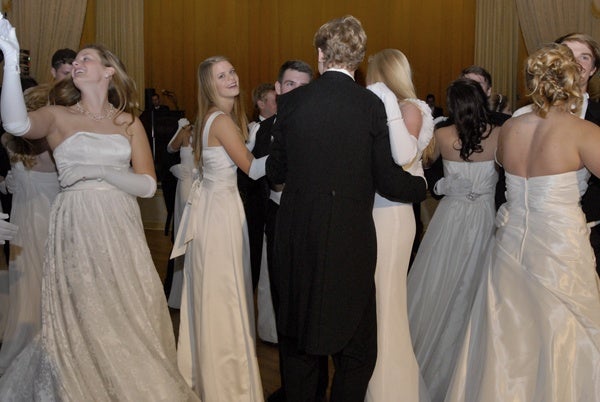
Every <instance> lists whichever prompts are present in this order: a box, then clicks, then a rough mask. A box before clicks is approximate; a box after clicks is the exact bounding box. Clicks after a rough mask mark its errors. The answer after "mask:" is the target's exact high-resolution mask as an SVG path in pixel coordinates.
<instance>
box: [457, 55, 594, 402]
mask: <svg viewBox="0 0 600 402" xmlns="http://www.w3.org/2000/svg"><path fill="white" fill-rule="evenodd" d="M527 72H528V80H527V83H528V89H529V90H530V91H531V93H532V99H533V101H534V103H535V104H536V106H535V107H534V111H533V112H530V113H526V114H524V115H522V116H519V117H516V118H513V119H510V120H509V121H508V122H507V123H505V125H504V126H502V130H501V133H500V139H499V145H498V155H497V156H498V160H499V161H500V162H502V163H503V165H504V168H505V170H506V185H507V202H506V203H505V204H504V205H503V206H502V207H501V208H500V210H499V211H498V215H497V219H496V221H497V225H498V230H497V232H496V240H495V246H494V250H493V254H492V258H491V261H490V264H489V268H486V272H485V275H484V281H483V282H482V284H481V288H480V289H479V291H478V294H477V298H476V300H475V303H474V306H473V310H472V314H471V317H470V322H469V328H468V331H467V334H466V337H465V339H464V343H463V346H462V350H461V352H460V356H459V359H458V363H457V365H456V368H455V372H454V378H453V379H452V384H451V387H450V389H449V392H448V395H447V396H446V400H447V401H471V402H478V401H486V402H487V401H489V402H494V401H497V402H505V401H514V402H531V401H544V402H576V401H578V402H581V401H586V402H589V401H600V291H599V281H598V277H597V275H596V272H595V260H594V254H593V251H592V248H591V246H590V242H589V229H588V228H587V226H586V220H585V216H584V214H583V212H582V211H581V207H580V204H579V200H580V195H581V194H582V193H583V192H584V191H585V189H586V186H587V185H586V183H587V178H588V177H589V173H588V172H587V170H586V169H582V166H586V167H588V168H589V169H590V170H591V171H592V172H594V174H596V175H597V174H598V173H600V128H598V127H597V126H595V125H594V124H592V123H590V122H586V121H584V120H582V119H579V118H578V117H577V113H578V108H579V107H580V106H581V99H582V96H581V91H580V90H579V88H578V85H579V78H580V70H579V66H578V64H577V63H576V62H575V60H574V59H573V55H572V53H571V51H570V50H569V49H568V48H566V47H565V46H564V45H549V46H547V47H545V48H542V49H541V50H539V51H538V52H536V53H534V54H533V55H532V56H530V58H529V59H528V62H527ZM570 112H572V113H573V114H571V113H570Z"/></svg>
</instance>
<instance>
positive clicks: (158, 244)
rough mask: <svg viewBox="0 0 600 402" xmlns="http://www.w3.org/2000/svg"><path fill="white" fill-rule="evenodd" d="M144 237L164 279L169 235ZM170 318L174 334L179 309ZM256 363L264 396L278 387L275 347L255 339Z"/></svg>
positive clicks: (150, 232)
mask: <svg viewBox="0 0 600 402" xmlns="http://www.w3.org/2000/svg"><path fill="white" fill-rule="evenodd" d="M146 239H147V241H148V246H149V247H150V253H151V254H152V259H153V260H154V264H155V265H156V269H157V271H158V274H159V276H160V278H161V280H163V281H164V278H165V275H166V271H167V260H168V257H169V253H170V252H171V240H170V237H168V236H165V235H164V232H163V230H162V229H146ZM171 319H172V320H173V329H174V331H175V334H177V332H178V328H179V310H175V309H171ZM256 343H257V345H256V346H257V354H258V365H259V368H260V375H261V379H262V385H263V391H264V393H265V397H266V396H268V395H270V394H271V393H272V392H273V391H275V390H276V389H278V388H279V385H280V380H279V357H278V354H277V347H276V346H274V345H272V344H267V343H265V342H262V341H261V340H257V342H256Z"/></svg>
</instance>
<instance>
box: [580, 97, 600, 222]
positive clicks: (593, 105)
mask: <svg viewBox="0 0 600 402" xmlns="http://www.w3.org/2000/svg"><path fill="white" fill-rule="evenodd" d="M585 119H586V120H588V121H591V122H592V123H595V124H596V125H598V126H600V103H598V102H593V101H589V102H588V108H587V111H586V113H585ZM581 208H582V209H583V212H584V213H585V216H586V219H587V221H588V222H591V221H597V220H600V179H599V178H598V177H596V176H592V177H591V178H590V181H589V186H588V189H587V191H586V192H585V194H584V195H583V197H581Z"/></svg>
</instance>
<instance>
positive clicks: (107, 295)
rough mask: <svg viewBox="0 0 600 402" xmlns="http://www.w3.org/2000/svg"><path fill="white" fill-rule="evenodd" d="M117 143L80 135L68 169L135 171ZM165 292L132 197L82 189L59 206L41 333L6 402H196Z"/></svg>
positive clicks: (9, 376) (68, 144)
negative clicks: (179, 358) (183, 371)
mask: <svg viewBox="0 0 600 402" xmlns="http://www.w3.org/2000/svg"><path fill="white" fill-rule="evenodd" d="M130 156H131V147H130V144H129V141H128V139H127V138H126V137H124V136H122V135H118V134H95V133H86V132H78V133H76V134H74V135H72V136H70V137H68V138H67V139H65V140H64V141H63V142H62V143H61V144H60V145H58V146H57V147H56V149H55V150H54V157H55V160H56V165H57V168H58V170H59V172H60V171H61V170H62V169H64V168H66V167H68V166H70V165H72V164H92V165H104V166H110V167H112V168H119V169H124V170H125V169H129V161H130ZM175 356H176V354H175V341H174V336H173V328H172V325H171V319H170V316H169V312H168V309H167V304H166V301H165V298H164V292H163V290H162V285H161V282H160V279H159V277H158V274H157V272H156V268H155V267H154V264H153V262H152V258H151V256H150V251H149V250H148V246H147V244H146V240H145V236H144V230H143V227H142V220H141V216H140V211H139V206H138V204H137V201H136V199H135V197H133V196H131V195H129V194H127V193H125V192H123V191H121V190H119V189H117V188H116V187H114V186H112V185H110V184H109V183H107V182H105V181H97V180H87V181H80V182H78V183H77V184H75V185H74V186H72V187H69V188H68V189H64V190H63V191H62V192H61V193H59V194H58V196H57V197H56V199H55V202H54V204H53V206H52V211H51V215H50V229H49V236H48V242H47V249H46V259H45V262H44V268H43V278H42V329H41V332H40V335H39V336H37V337H36V338H35V339H34V340H33V342H31V343H30V344H29V345H28V346H27V347H26V348H25V349H24V351H23V352H22V353H21V354H20V355H19V356H18V357H17V358H16V359H15V360H14V362H13V364H12V365H11V366H10V367H9V368H8V370H7V372H6V373H5V374H4V376H2V377H1V378H0V400H2V401H77V402H83V401H95V402H98V401H135V402H138V401H197V400H198V399H197V397H196V396H195V395H194V393H193V392H192V390H191V389H190V388H189V387H188V386H187V384H186V383H185V381H184V379H183V378H182V377H181V375H180V374H179V372H178V370H177V365H176V360H175Z"/></svg>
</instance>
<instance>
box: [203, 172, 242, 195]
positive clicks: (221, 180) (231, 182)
mask: <svg viewBox="0 0 600 402" xmlns="http://www.w3.org/2000/svg"><path fill="white" fill-rule="evenodd" d="M198 180H199V181H200V184H201V185H202V187H204V188H208V189H219V188H221V189H225V188H233V189H235V190H236V191H237V175H235V174H233V175H231V176H228V177H223V176H220V175H219V176H216V175H212V174H210V173H207V172H204V174H203V175H202V179H198Z"/></svg>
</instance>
